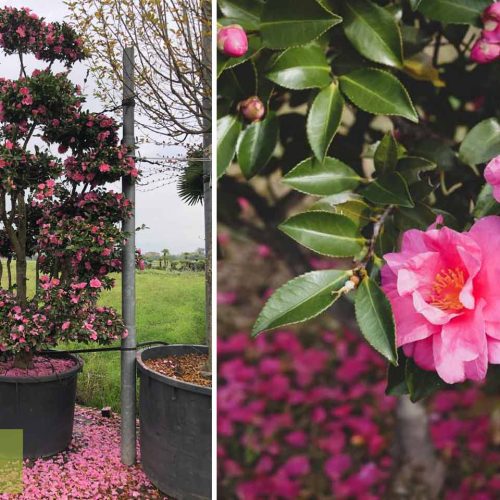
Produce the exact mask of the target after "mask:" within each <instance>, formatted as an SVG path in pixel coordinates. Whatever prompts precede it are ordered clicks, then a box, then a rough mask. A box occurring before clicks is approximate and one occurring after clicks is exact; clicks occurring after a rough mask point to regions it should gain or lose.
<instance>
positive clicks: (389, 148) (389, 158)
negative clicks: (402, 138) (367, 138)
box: [373, 134, 398, 175]
mask: <svg viewBox="0 0 500 500" xmlns="http://www.w3.org/2000/svg"><path fill="white" fill-rule="evenodd" d="M373 160H374V162H375V170H376V171H377V173H378V174H380V175H382V174H386V173H389V172H393V171H394V169H395V168H396V164H397V162H398V143H397V142H396V139H394V136H393V135H392V134H386V135H385V136H384V138H383V139H382V140H381V141H380V144H379V145H378V147H377V150H376V151H375V155H374V157H373Z"/></svg>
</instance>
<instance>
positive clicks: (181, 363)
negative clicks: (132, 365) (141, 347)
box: [144, 353, 212, 387]
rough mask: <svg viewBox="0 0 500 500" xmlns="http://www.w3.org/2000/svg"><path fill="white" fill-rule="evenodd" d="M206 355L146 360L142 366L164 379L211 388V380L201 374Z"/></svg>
mask: <svg viewBox="0 0 500 500" xmlns="http://www.w3.org/2000/svg"><path fill="white" fill-rule="evenodd" d="M207 362H208V355H207V354H195V353H190V354H182V355H179V356H165V357H162V358H156V359H148V360H146V361H145V362H144V364H145V365H146V366H147V367H148V368H149V369H150V370H153V371H155V372H156V373H161V374H162V375H165V376H166V377H170V378H173V379H176V380H182V381H183V382H188V383H189V384H196V385H201V386H203V387H211V386H212V380H211V379H210V378H207V377H204V376H203V375H202V374H201V373H202V372H203V370H204V369H205V367H206V366H207Z"/></svg>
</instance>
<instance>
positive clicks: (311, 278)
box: [253, 269, 349, 335]
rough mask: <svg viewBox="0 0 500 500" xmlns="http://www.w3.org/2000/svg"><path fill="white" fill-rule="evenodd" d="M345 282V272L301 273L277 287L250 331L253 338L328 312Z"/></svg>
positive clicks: (346, 278)
mask: <svg viewBox="0 0 500 500" xmlns="http://www.w3.org/2000/svg"><path fill="white" fill-rule="evenodd" d="M348 279H349V274H348V272H347V271H337V270H333V269H331V270H325V271H313V272H310V273H306V274H303V275H302V276H298V277H297V278H295V279H293V280H291V281H289V282H288V283H286V284H285V285H283V286H282V287H280V288H278V290H276V291H275V292H274V293H273V295H272V296H271V298H270V299H269V300H268V301H267V303H266V305H265V306H264V309H262V312H261V313H260V315H259V317H258V318H257V321H256V322H255V325H254V328H253V335H257V334H258V333H260V332H262V331H264V330H271V329H273V328H279V327H282V326H285V325H291V324H294V323H301V322H303V321H307V320H309V319H311V318H314V317H316V316H318V315H319V314H321V313H322V312H323V311H325V310H326V309H328V308H329V307H330V306H331V305H332V304H333V303H334V302H335V301H336V300H337V298H338V297H339V294H336V293H335V292H337V291H339V290H340V289H341V288H342V287H343V286H344V284H345V282H346V281H347V280H348Z"/></svg>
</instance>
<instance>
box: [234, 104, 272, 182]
mask: <svg viewBox="0 0 500 500" xmlns="http://www.w3.org/2000/svg"><path fill="white" fill-rule="evenodd" d="M278 133H279V128H278V119H277V118H276V115H274V114H272V113H270V114H269V115H268V116H267V117H266V118H265V119H264V120H262V121H258V122H255V123H252V124H251V125H249V126H248V127H247V128H246V129H245V130H244V131H243V132H242V134H241V137H240V140H239V142H238V163H239V164H240V168H241V171H242V172H243V175H244V176H245V177H246V178H247V179H250V178H251V177H253V176H254V175H255V174H257V173H258V172H259V170H261V169H262V168H264V167H265V166H266V165H267V163H268V162H269V160H270V159H271V156H272V155H273V152H274V150H275V148H276V144H277V142H278Z"/></svg>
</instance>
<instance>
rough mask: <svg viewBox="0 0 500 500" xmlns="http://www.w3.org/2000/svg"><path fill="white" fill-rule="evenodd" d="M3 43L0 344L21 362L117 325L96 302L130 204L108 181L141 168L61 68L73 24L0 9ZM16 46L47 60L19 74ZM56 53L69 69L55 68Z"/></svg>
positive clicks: (106, 337) (74, 44)
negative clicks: (5, 266) (8, 253)
mask: <svg viewBox="0 0 500 500" xmlns="http://www.w3.org/2000/svg"><path fill="white" fill-rule="evenodd" d="M0 47H1V49H2V50H3V52H4V53H5V54H8V55H16V56H17V57H18V58H19V63H20V75H19V78H18V79H17V80H8V79H5V78H2V79H1V80H0V221H1V226H2V227H1V230H2V233H1V234H3V240H2V242H3V243H2V249H5V248H7V249H9V248H10V249H12V253H13V255H14V258H15V261H16V269H15V275H16V280H15V286H14V287H10V286H9V289H7V290H6V289H0V317H1V318H2V322H1V323H0V351H2V352H3V353H5V354H7V355H8V356H11V357H14V359H15V365H16V366H18V367H29V366H30V365H31V363H32V358H33V355H34V354H35V353H39V352H43V351H44V350H45V349H48V348H51V347H54V346H55V345H56V344H57V343H58V342H61V341H68V340H72V341H79V342H94V341H96V342H102V343H107V342H111V341H112V340H114V339H116V338H119V337H120V336H122V335H125V334H126V331H125V328H124V325H123V323H122V321H121V319H120V318H119V316H118V315H117V313H116V311H114V310H113V309H110V308H106V307H100V306H98V304H97V300H98V298H99V295H100V292H101V291H102V290H103V289H105V288H111V287H112V286H113V285H114V280H113V278H112V277H111V276H110V273H113V272H119V271H120V270H121V247H122V244H123V242H124V239H125V238H126V235H125V234H124V233H123V232H122V230H121V229H120V227H119V223H120V222H121V221H122V220H123V218H124V217H127V216H128V215H129V213H130V210H131V205H130V203H129V201H128V200H126V199H125V198H124V197H123V195H121V194H118V193H114V192H113V191H108V190H107V189H106V188H105V184H106V183H108V182H114V181H117V180H118V179H120V178H121V177H122V176H124V175H130V176H133V177H136V176H137V175H138V171H137V169H136V167H135V164H134V160H133V158H132V156H130V153H131V152H130V151H128V150H127V148H126V147H124V146H120V145H119V139H118V135H117V130H118V124H117V123H116V122H115V121H114V120H113V119H111V118H109V117H108V116H106V115H104V114H96V113H92V112H90V111H87V110H84V109H83V108H82V104H83V103H84V101H85V98H84V97H83V96H82V93H81V90H80V87H79V86H78V85H74V84H73V83H72V82H71V81H70V80H69V77H68V72H69V70H70V68H71V67H72V65H73V64H74V63H75V62H76V61H80V60H82V59H83V58H85V57H86V51H85V49H84V48H83V46H82V39H81V38H80V37H79V36H78V34H77V33H76V32H75V31H74V30H73V29H72V28H71V27H70V26H68V25H67V24H65V23H62V24H59V23H48V22H46V21H44V19H42V18H39V17H38V16H37V15H36V14H34V13H33V12H31V11H30V10H29V9H14V8H10V7H6V8H3V9H1V10H0ZM25 54H34V55H35V57H36V58H37V59H38V60H40V61H43V62H45V63H47V64H48V66H47V67H46V68H45V69H42V70H40V69H36V70H34V71H33V72H32V73H31V74H28V71H27V68H26V65H25V63H24V59H23V58H24V55H25ZM56 62H58V63H62V64H63V65H64V66H65V68H66V70H65V71H63V72H59V73H55V72H54V71H53V70H52V66H53V64H54V63H56ZM35 139H36V140H35ZM4 240H7V242H6V243H5V241H4ZM2 253H5V250H2ZM35 254H36V255H37V256H38V259H37V260H38V265H39V270H40V273H41V276H40V278H39V280H38V283H37V287H36V288H37V291H36V293H34V294H33V293H29V289H28V275H27V258H28V257H29V256H33V255H35ZM138 260H140V256H138ZM11 288H12V289H11ZM33 288H35V287H33Z"/></svg>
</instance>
